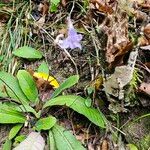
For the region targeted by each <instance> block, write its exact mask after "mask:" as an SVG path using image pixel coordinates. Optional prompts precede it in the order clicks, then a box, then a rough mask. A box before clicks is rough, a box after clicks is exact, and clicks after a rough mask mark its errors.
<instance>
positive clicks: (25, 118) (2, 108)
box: [0, 64, 105, 150]
mask: <svg viewBox="0 0 150 150" xmlns="http://www.w3.org/2000/svg"><path fill="white" fill-rule="evenodd" d="M42 65H45V64H42ZM40 68H41V67H39V69H38V70H41V69H40ZM46 70H47V69H46ZM46 72H47V71H46ZM39 74H40V73H39ZM36 75H37V74H36ZM48 77H49V76H48ZM51 79H52V80H51V81H54V78H52V77H51ZM47 80H48V81H49V79H47ZM78 80H79V76H78V75H74V76H71V77H69V78H68V79H66V81H64V82H63V83H62V84H61V85H60V86H59V87H58V88H56V90H55V91H54V93H53V94H52V96H51V98H50V99H49V100H47V101H46V102H43V101H41V100H40V98H39V91H38V88H37V86H36V83H35V80H34V79H33V76H32V75H30V73H29V72H27V71H26V70H19V71H18V73H17V75H16V77H14V76H13V75H11V74H9V73H7V72H4V71H0V89H1V90H0V97H3V98H6V99H10V101H2V102H0V124H13V125H14V126H13V127H12V129H11V130H10V133H9V136H8V139H7V140H6V143H5V144H4V148H5V149H7V150H9V149H11V147H12V141H13V140H14V139H15V141H17V140H16V139H19V138H20V136H21V140H20V141H19V142H21V141H22V140H24V139H25V137H23V138H22V135H19V136H17V137H16V135H18V133H19V131H20V130H21V129H22V128H24V127H30V130H31V131H32V132H31V133H30V134H29V136H28V137H27V138H26V139H25V140H24V141H23V142H21V143H20V144H19V145H18V146H17V147H16V148H15V150H19V149H22V147H23V146H25V147H26V146H29V149H31V147H32V148H33V147H34V146H35V147H36V146H37V145H38V144H39V142H42V143H41V145H43V146H44V145H45V144H44V139H43V138H42V136H41V134H40V132H42V131H47V132H48V137H47V139H48V141H47V143H49V148H50V149H53V147H56V148H57V149H58V150H63V149H64V150H66V149H74V150H75V149H81V150H82V149H85V148H84V147H83V146H82V144H81V143H80V142H79V141H78V140H76V138H75V137H74V136H73V134H72V133H71V132H69V131H66V130H65V128H63V127H61V126H60V125H59V124H58V122H57V119H56V118H55V117H54V116H52V115H50V114H47V115H46V116H45V112H46V111H47V110H48V109H50V108H51V107H52V106H56V105H61V106H64V105H65V106H67V107H69V108H72V109H73V110H74V111H77V112H78V113H80V114H82V115H84V116H85V117H87V118H88V119H89V120H90V121H91V122H92V123H94V124H95V125H97V126H99V127H102V128H105V123H104V120H103V116H102V115H101V113H100V112H99V111H98V110H97V109H95V108H92V107H91V106H90V107H89V106H87V105H86V99H84V98H82V97H80V96H76V95H60V94H61V93H62V91H64V90H65V89H67V88H70V87H71V86H73V85H74V84H76V83H77V82H78ZM53 83H55V82H53ZM59 95H60V96H59ZM41 104H42V106H41ZM39 106H41V107H40V109H37V108H39ZM41 139H42V140H41ZM31 141H35V144H34V145H33V144H32V143H33V142H32V143H31ZM36 143H37V144H36ZM14 144H15V143H14ZM62 145H64V146H63V147H62ZM40 148H41V149H43V147H42V146H41V147H40Z"/></svg>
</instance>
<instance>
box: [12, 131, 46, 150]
mask: <svg viewBox="0 0 150 150" xmlns="http://www.w3.org/2000/svg"><path fill="white" fill-rule="evenodd" d="M44 146H45V141H44V139H43V137H42V136H41V135H40V133H39V132H31V133H30V134H29V135H28V137H27V138H26V139H25V140H24V141H23V142H21V143H20V144H19V145H18V146H17V147H16V148H14V149H13V150H44Z"/></svg>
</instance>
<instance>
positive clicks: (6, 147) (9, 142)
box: [2, 139, 12, 150]
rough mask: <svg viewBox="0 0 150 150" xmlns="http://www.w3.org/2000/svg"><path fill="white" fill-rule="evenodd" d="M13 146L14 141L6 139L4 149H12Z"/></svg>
mask: <svg viewBox="0 0 150 150" xmlns="http://www.w3.org/2000/svg"><path fill="white" fill-rule="evenodd" d="M11 146H12V141H11V140H9V139H6V141H5V143H4V145H3V149H2V150H11Z"/></svg>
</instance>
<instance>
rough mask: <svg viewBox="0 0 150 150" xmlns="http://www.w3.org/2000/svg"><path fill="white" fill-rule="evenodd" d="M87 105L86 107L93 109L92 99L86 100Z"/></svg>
mask: <svg viewBox="0 0 150 150" xmlns="http://www.w3.org/2000/svg"><path fill="white" fill-rule="evenodd" d="M85 105H86V106H87V107H91V106H92V100H91V98H90V97H87V98H86V99H85Z"/></svg>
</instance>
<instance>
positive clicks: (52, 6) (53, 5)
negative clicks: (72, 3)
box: [50, 0, 60, 12]
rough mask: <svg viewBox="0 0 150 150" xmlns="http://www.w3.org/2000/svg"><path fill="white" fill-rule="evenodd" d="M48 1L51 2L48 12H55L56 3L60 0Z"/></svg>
mask: <svg viewBox="0 0 150 150" xmlns="http://www.w3.org/2000/svg"><path fill="white" fill-rule="evenodd" d="M50 3H51V5H50V12H56V11H57V7H58V4H59V3H60V0H51V1H50Z"/></svg>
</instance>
